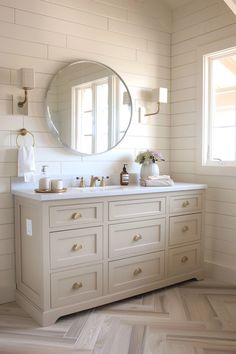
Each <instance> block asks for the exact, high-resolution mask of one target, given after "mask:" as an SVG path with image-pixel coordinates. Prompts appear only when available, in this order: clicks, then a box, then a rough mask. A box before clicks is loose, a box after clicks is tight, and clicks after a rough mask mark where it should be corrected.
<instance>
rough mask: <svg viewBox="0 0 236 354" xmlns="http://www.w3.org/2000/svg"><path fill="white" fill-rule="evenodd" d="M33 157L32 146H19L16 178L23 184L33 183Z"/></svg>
mask: <svg viewBox="0 0 236 354" xmlns="http://www.w3.org/2000/svg"><path fill="white" fill-rule="evenodd" d="M35 170H36V168H35V157H34V147H33V146H20V147H19V150H18V176H19V177H24V181H25V182H34V175H35Z"/></svg>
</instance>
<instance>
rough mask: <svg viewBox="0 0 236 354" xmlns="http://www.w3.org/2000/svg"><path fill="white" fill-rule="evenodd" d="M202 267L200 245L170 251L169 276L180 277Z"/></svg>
mask: <svg viewBox="0 0 236 354" xmlns="http://www.w3.org/2000/svg"><path fill="white" fill-rule="evenodd" d="M199 267H200V245H199V244H197V245H196V244H195V245H191V246H185V247H178V248H173V249H171V250H169V254H168V274H169V276H172V275H180V274H186V273H189V272H192V271H194V270H195V269H197V268H199Z"/></svg>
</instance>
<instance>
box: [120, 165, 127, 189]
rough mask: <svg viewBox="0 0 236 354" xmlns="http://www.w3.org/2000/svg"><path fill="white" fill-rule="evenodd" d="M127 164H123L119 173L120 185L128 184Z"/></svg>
mask: <svg viewBox="0 0 236 354" xmlns="http://www.w3.org/2000/svg"><path fill="white" fill-rule="evenodd" d="M126 166H127V163H125V164H124V167H123V170H122V171H121V173H120V184H121V185H122V186H127V185H128V184H129V174H128V172H127V170H126Z"/></svg>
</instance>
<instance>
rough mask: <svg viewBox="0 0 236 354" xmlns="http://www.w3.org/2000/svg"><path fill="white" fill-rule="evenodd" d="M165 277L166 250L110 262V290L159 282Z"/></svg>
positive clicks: (116, 290) (122, 289) (114, 290)
mask: <svg viewBox="0 0 236 354" xmlns="http://www.w3.org/2000/svg"><path fill="white" fill-rule="evenodd" d="M163 277H164V252H156V253H152V254H148V255H145V256H137V257H131V258H129V259H124V260H118V261H113V262H109V292H111V293H114V292H119V291H124V290H129V289H132V288H135V287H139V286H143V285H146V284H151V283H154V282H157V281H158V280H160V279H162V278H163Z"/></svg>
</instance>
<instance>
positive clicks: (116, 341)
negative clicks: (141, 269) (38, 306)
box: [0, 281, 236, 354]
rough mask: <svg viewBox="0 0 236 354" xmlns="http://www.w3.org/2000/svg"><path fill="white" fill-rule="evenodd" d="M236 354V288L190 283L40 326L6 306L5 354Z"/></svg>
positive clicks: (0, 318)
mask: <svg viewBox="0 0 236 354" xmlns="http://www.w3.org/2000/svg"><path fill="white" fill-rule="evenodd" d="M7 353H12V354H13V353H14V354H42V353H44V354H51V353H54V354H55V353H56V354H236V287H233V286H228V285H227V284H219V283H215V282H209V281H199V282H195V281H189V282H185V283H182V284H179V285H176V286H172V287H168V288H165V289H161V290H157V291H153V292H150V293H148V294H144V295H140V296H136V297H133V298H130V299H127V300H123V301H120V302H117V303H114V304H109V305H106V306H101V307H100V308H97V309H92V310H88V311H83V312H81V313H76V314H72V315H68V316H65V317H62V318H61V319H59V320H58V321H57V322H56V323H55V324H54V325H52V326H50V327H39V326H38V325H37V324H36V323H35V322H34V321H33V320H32V319H31V318H30V317H29V316H28V315H27V314H26V313H25V312H24V311H23V310H22V309H21V308H19V307H18V305H17V304H16V303H11V304H5V305H1V306H0V354H7Z"/></svg>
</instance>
